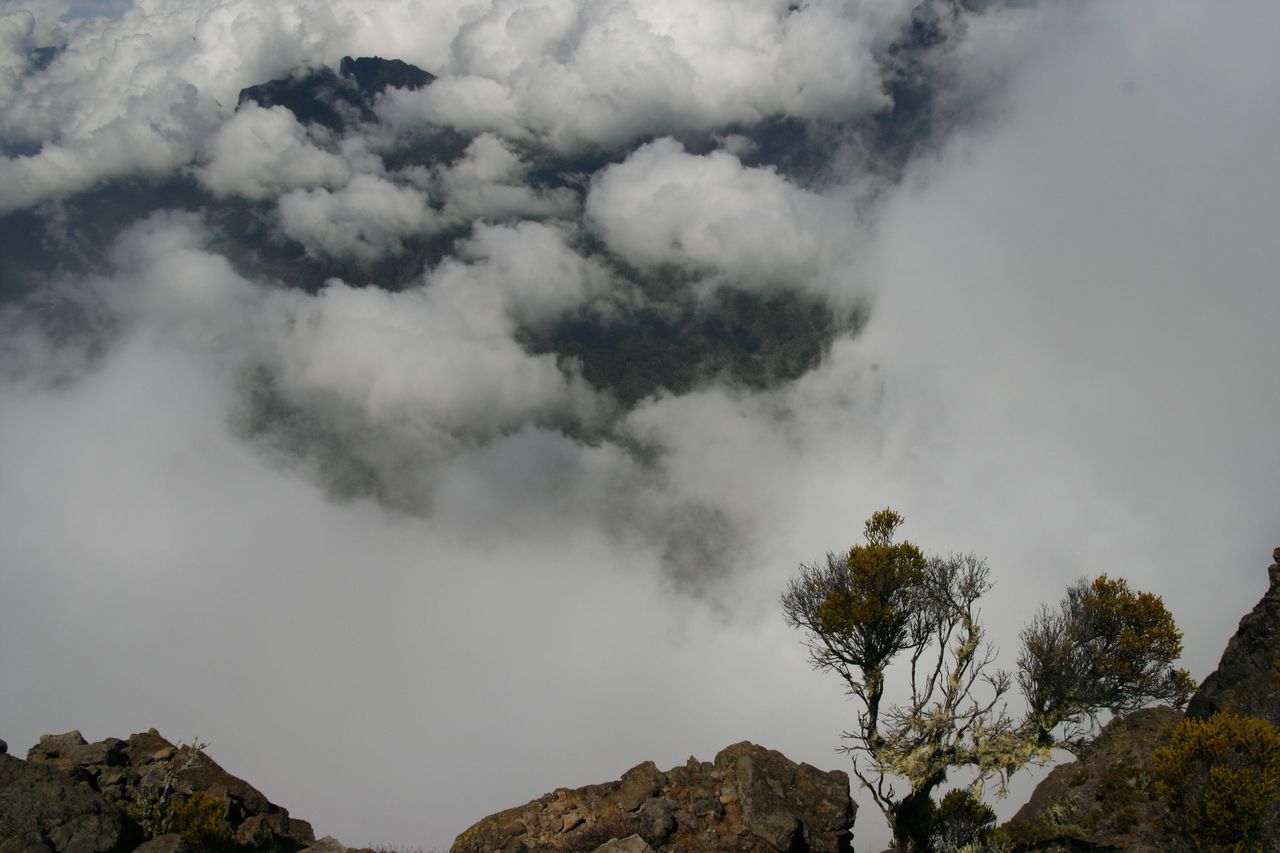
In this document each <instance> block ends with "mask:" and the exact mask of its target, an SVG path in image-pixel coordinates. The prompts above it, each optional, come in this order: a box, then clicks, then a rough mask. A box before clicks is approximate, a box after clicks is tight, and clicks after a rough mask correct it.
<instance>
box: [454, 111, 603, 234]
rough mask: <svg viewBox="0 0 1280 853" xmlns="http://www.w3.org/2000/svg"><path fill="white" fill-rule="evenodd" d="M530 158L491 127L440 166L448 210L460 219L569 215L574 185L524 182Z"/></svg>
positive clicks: (574, 206)
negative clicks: (550, 186) (557, 186)
mask: <svg viewBox="0 0 1280 853" xmlns="http://www.w3.org/2000/svg"><path fill="white" fill-rule="evenodd" d="M528 171H529V164H528V163H526V162H524V161H522V160H521V159H520V158H519V156H518V155H517V154H516V153H515V152H513V151H512V150H511V149H510V148H509V147H507V145H506V144H504V143H503V141H502V140H501V139H500V138H498V137H497V136H494V135H493V134H489V133H482V134H480V135H478V136H477V137H476V138H475V139H473V140H472V141H471V143H470V144H469V145H468V146H467V149H466V151H465V152H464V153H463V156H462V157H461V158H460V159H459V160H457V161H456V162H454V163H452V164H450V165H449V166H447V167H444V168H441V169H440V170H439V179H438V185H439V189H440V192H441V194H442V195H443V196H444V197H445V199H446V206H445V211H444V215H445V216H446V217H447V218H450V219H453V220H456V221H458V222H471V221H475V220H477V219H504V218H522V219H538V218H542V217H553V216H561V217H563V216H570V215H572V214H573V213H575V212H576V211H577V208H578V199H577V196H576V195H575V194H574V193H573V191H572V190H569V189H567V188H560V189H555V190H538V189H535V188H533V187H530V186H528V185H526V184H525V183H524V176H525V174H526V173H527V172H528Z"/></svg>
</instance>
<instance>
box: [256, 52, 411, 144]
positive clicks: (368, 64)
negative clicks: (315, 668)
mask: <svg viewBox="0 0 1280 853" xmlns="http://www.w3.org/2000/svg"><path fill="white" fill-rule="evenodd" d="M435 79H436V78H435V76H434V75H432V74H430V73H428V72H426V71H423V70H422V69H421V68H418V67H417V66H416V65H410V64H409V63H407V62H402V61H400V60H399V59H383V58H381V57H378V56H373V57H367V56H366V57H361V58H359V59H352V58H351V57H350V56H344V57H343V58H342V62H341V63H340V65H339V66H338V72H337V73H336V74H335V73H334V71H333V69H332V68H329V67H327V66H321V67H319V68H300V69H296V70H294V72H293V73H292V74H290V75H289V76H288V77H282V78H280V79H278V80H270V81H268V82H266V83H259V84H258V85H256V86H249V87H248V88H246V89H241V90H240V98H239V101H238V102H237V108H238V107H239V106H240V105H243V104H244V103H245V102H246V101H255V102H257V104H258V105H259V106H263V107H275V106H281V107H285V108H287V109H288V110H289V111H290V112H292V113H293V114H294V116H296V117H297V119H298V121H300V122H302V123H303V124H320V125H323V126H324V127H327V128H329V129H330V130H332V131H334V132H335V133H341V132H342V131H343V130H345V129H346V128H347V127H349V126H351V125H353V124H357V123H360V122H367V121H374V120H375V118H376V117H375V115H374V112H373V102H374V100H375V99H376V98H377V96H378V95H380V94H382V93H383V92H385V91H386V90H387V88H388V87H392V86H394V87H397V88H402V89H419V88H421V87H423V86H426V85H429V84H430V83H431V81H433V80H435Z"/></svg>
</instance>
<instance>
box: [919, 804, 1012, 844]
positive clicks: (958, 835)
mask: <svg viewBox="0 0 1280 853" xmlns="http://www.w3.org/2000/svg"><path fill="white" fill-rule="evenodd" d="M930 805H931V806H932V808H931V809H930V816H929V822H930V830H929V842H928V849H929V850H930V851H933V853H951V851H959V850H983V849H990V848H992V847H997V846H998V844H997V843H995V842H997V838H996V834H997V830H996V828H995V824H996V813H995V812H994V811H993V810H992V809H991V807H990V806H988V805H987V804H986V803H984V802H982V801H981V800H979V799H978V798H977V797H975V796H974V795H973V794H972V793H971V792H970V791H969V790H967V789H964V788H957V789H956V790H954V791H948V792H947V795H946V796H945V797H943V798H942V802H941V803H938V804H937V805H933V804H930Z"/></svg>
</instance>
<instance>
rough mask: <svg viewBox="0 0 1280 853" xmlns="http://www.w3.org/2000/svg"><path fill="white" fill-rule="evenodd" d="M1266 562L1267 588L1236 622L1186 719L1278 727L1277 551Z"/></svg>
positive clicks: (1279, 554) (1279, 562) (1279, 585)
mask: <svg viewBox="0 0 1280 853" xmlns="http://www.w3.org/2000/svg"><path fill="white" fill-rule="evenodd" d="M1271 556H1272V559H1273V560H1274V561H1275V562H1274V563H1272V565H1271V566H1270V567H1269V568H1268V569H1267V575H1268V578H1269V579H1270V588H1269V589H1268V590H1267V592H1266V595H1264V596H1262V600H1261V601H1259V602H1258V604H1257V606H1256V607H1254V608H1253V610H1252V611H1251V612H1250V613H1249V614H1248V615H1246V616H1245V617H1244V618H1243V619H1241V620H1240V627H1239V628H1238V629H1237V630H1236V634H1235V636H1234V637H1232V638H1231V641H1230V642H1229V643H1227V650H1226V651H1225V652H1223V653H1222V660H1221V661H1220V662H1219V663H1218V668H1217V669H1216V670H1215V671H1214V672H1213V673H1212V674H1210V676H1209V677H1208V678H1206V679H1205V680H1204V683H1203V684H1202V685H1200V689H1199V690H1197V691H1196V694H1195V695H1194V696H1192V697H1191V702H1190V703H1188V705H1187V716H1188V717H1196V718H1200V719H1204V718H1208V717H1211V716H1213V715H1214V714H1215V713H1217V712H1219V711H1233V712H1235V713H1237V714H1244V715H1246V716H1250V717H1262V718H1264V719H1267V720H1270V721H1271V722H1272V723H1275V724H1280V548H1277V549H1275V551H1274V552H1272V555H1271Z"/></svg>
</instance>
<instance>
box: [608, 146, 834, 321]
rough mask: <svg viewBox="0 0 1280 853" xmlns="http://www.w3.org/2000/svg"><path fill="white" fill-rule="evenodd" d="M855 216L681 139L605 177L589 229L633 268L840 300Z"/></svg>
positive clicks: (640, 154)
mask: <svg viewBox="0 0 1280 853" xmlns="http://www.w3.org/2000/svg"><path fill="white" fill-rule="evenodd" d="M853 213H854V211H853V210H852V209H851V208H848V207H841V206H840V205H839V204H838V203H837V202H835V201H833V200H831V199H828V198H824V197H823V196H820V195H818V194H816V193H812V192H809V191H807V190H802V189H800V188H799V187H796V186H794V185H793V184H791V183H789V182H788V181H787V180H786V179H785V178H783V177H782V176H781V175H779V174H778V173H777V172H775V171H774V170H772V169H767V168H746V167H744V166H743V165H742V164H741V163H740V162H739V161H738V159H737V158H736V157H734V156H733V155H732V154H729V153H728V152H724V151H714V152H712V153H710V154H707V155H704V156H698V155H692V154H688V153H686V152H685V151H684V149H683V147H682V146H681V145H680V143H678V142H676V141H675V140H674V139H660V140H658V141H656V142H652V143H650V144H648V145H644V146H641V147H640V148H637V149H636V150H635V151H633V152H632V153H631V154H630V155H629V156H628V157H627V159H626V160H625V161H624V162H622V163H619V164H616V165H613V166H610V167H608V168H606V169H604V170H603V171H602V172H600V173H598V174H597V176H596V177H595V178H594V179H593V181H592V186H591V192H590V194H589V195H588V197H587V205H586V215H587V220H588V221H589V222H590V223H591V224H592V225H593V226H594V227H595V228H596V229H597V230H598V231H599V232H600V234H601V236H602V237H603V238H604V241H605V243H606V244H607V245H608V246H609V248H610V249H611V250H612V251H614V252H616V253H617V254H618V255H620V256H621V257H622V258H624V259H626V260H627V261H629V262H630V263H632V264H636V265H638V266H641V267H654V266H659V265H662V264H674V265H677V266H682V267H686V268H688V269H691V270H693V271H698V272H703V273H711V272H722V273H723V274H724V275H725V276H726V277H728V279H729V280H730V281H731V282H732V283H734V284H735V285H738V286H741V287H744V288H748V289H751V288H767V287H778V286H783V287H794V288H797V289H802V290H803V289H811V290H813V291H816V292H818V293H821V294H823V295H824V296H834V294H832V289H833V287H836V286H838V283H837V281H835V280H833V279H834V278H835V277H836V276H837V275H841V274H844V273H846V272H847V270H848V267H849V260H850V258H849V257H848V256H847V255H846V254H845V253H846V250H847V247H848V246H849V245H850V244H851V242H852V241H853V240H854V239H856V224H854V222H852V221H851V219H852V216H853ZM842 255H843V257H842ZM837 267H843V268H842V269H839V270H837V269H836V268H837ZM828 273H830V274H831V275H830V276H829V275H828Z"/></svg>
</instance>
